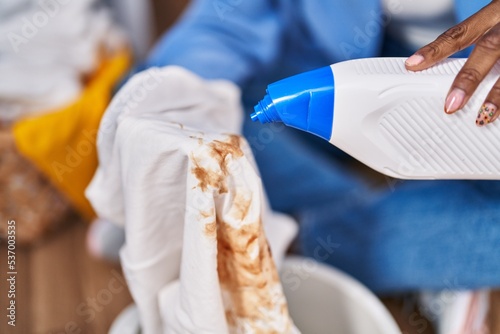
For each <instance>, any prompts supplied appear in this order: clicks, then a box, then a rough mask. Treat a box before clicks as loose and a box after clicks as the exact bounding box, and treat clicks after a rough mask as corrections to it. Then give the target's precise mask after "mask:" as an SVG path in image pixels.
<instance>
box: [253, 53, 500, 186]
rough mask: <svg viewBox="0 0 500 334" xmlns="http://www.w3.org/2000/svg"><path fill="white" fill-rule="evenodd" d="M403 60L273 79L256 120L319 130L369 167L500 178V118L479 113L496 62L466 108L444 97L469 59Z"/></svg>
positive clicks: (396, 173) (407, 175)
mask: <svg viewBox="0 0 500 334" xmlns="http://www.w3.org/2000/svg"><path fill="white" fill-rule="evenodd" d="M404 61H405V59H404V58H369V59H358V60H350V61H345V62H340V63H336V64H333V65H331V66H327V67H323V68H320V69H317V70H313V71H310V72H306V73H302V74H298V75H296V76H293V77H290V78H286V79H283V80H280V81H277V82H275V83H273V84H270V85H269V86H268V87H267V94H266V95H265V97H264V98H263V99H262V100H261V101H260V102H259V103H258V104H257V105H256V106H255V107H254V113H252V115H251V118H252V120H253V121H260V122H261V123H270V122H283V123H284V124H285V125H287V126H291V127H294V128H297V129H300V130H303V131H307V132H310V133H313V134H315V135H317V136H319V137H321V138H324V139H326V140H328V141H329V142H330V143H331V144H333V145H335V146H337V147H338V148H340V149H341V150H343V151H345V152H346V153H348V154H350V155H351V156H352V157H354V158H356V159H358V160H359V161H361V162H363V163H364V164H366V165H368V166H369V167H371V168H373V169H375V170H377V171H379V172H381V173H383V174H386V175H388V176H391V177H396V178H403V179H500V120H499V121H497V122H493V123H491V124H488V125H487V126H483V127H478V126H476V124H475V119H476V117H477V115H478V111H479V108H480V107H481V104H482V103H483V101H484V99H485V98H486V95H487V94H488V92H489V90H490V89H491V87H492V86H493V84H494V83H495V81H496V80H497V79H498V78H499V75H500V65H499V64H497V65H496V66H495V67H494V68H493V69H492V70H491V72H490V73H489V74H488V76H487V77H486V78H485V80H483V82H482V83H481V85H480V86H479V88H478V89H477V91H476V92H475V94H474V95H473V97H472V98H471V99H470V100H469V101H468V103H467V105H465V107H464V108H462V110H459V111H457V112H456V113H454V114H452V115H447V114H446V113H445V112H444V111H443V109H444V102H445V97H446V94H447V92H448V90H449V89H450V86H451V84H452V82H453V80H454V78H455V76H456V74H457V73H458V71H459V70H460V68H461V67H462V66H463V64H464V63H465V61H466V59H447V60H445V61H443V62H441V63H439V64H437V65H435V66H433V67H431V68H429V69H427V70H424V71H420V72H410V71H408V70H406V68H405V65H404Z"/></svg>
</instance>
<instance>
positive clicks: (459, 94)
mask: <svg viewBox="0 0 500 334" xmlns="http://www.w3.org/2000/svg"><path fill="white" fill-rule="evenodd" d="M464 98H465V92H464V91H463V90H461V89H460V88H454V89H453V90H452V91H451V92H450V94H448V97H447V98H446V102H445V103H444V105H445V107H444V111H445V112H446V113H447V114H450V113H452V112H455V111H457V110H458V108H460V106H461V105H462V103H463V102H464Z"/></svg>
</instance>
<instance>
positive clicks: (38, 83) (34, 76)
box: [0, 0, 131, 243]
mask: <svg viewBox="0 0 500 334" xmlns="http://www.w3.org/2000/svg"><path fill="white" fill-rule="evenodd" d="M0 36H2V37H3V38H2V39H0V77H1V78H2V80H0V136H1V137H2V138H7V139H6V143H7V142H8V143H10V144H9V145H7V144H5V145H2V146H0V154H1V156H2V157H3V159H2V160H1V161H0V171H2V174H0V219H1V220H5V219H8V218H9V217H16V218H17V220H18V224H20V225H22V226H19V228H18V235H17V240H18V242H20V243H25V242H26V243H28V242H33V241H35V240H37V239H38V238H39V237H40V236H41V235H42V234H44V233H45V232H47V231H48V230H50V229H53V228H55V227H56V226H57V223H58V222H59V221H61V220H63V219H64V218H65V216H66V215H67V214H72V212H73V209H77V210H78V212H79V213H81V214H83V215H84V216H86V217H89V218H90V217H92V216H93V215H94V213H93V211H92V209H91V206H90V204H89V203H88V202H87V200H86V199H85V197H84V194H83V193H84V189H85V188H86V186H87V185H88V183H89V181H90V179H91V177H92V175H93V173H94V171H95V168H96V166H97V156H96V152H95V136H96V134H97V128H98V125H99V122H100V118H101V116H102V114H103V112H104V110H105V108H106V106H107V105H108V103H109V100H110V98H111V94H112V91H113V89H114V87H115V85H116V84H117V82H118V81H119V80H120V78H121V77H122V76H123V74H124V73H125V72H126V71H127V70H128V68H129V64H130V61H131V55H130V52H129V49H128V43H127V41H126V38H125V35H124V34H123V33H122V32H121V30H120V28H119V27H118V26H117V25H116V24H115V23H114V22H113V20H112V18H111V15H110V12H109V10H108V9H107V8H106V7H103V6H101V5H100V2H99V1H97V0H78V1H68V0H42V1H39V0H4V1H1V2H0ZM2 235H5V229H4V228H2V227H0V237H1V236H2Z"/></svg>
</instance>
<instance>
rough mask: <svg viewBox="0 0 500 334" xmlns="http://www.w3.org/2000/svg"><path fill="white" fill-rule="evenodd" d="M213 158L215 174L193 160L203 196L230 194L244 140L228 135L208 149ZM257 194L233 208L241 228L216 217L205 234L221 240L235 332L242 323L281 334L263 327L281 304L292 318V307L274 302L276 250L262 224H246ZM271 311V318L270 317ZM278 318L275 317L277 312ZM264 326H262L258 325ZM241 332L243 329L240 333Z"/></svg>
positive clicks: (260, 333)
mask: <svg viewBox="0 0 500 334" xmlns="http://www.w3.org/2000/svg"><path fill="white" fill-rule="evenodd" d="M208 147H209V154H210V157H212V158H213V159H214V160H215V161H216V162H217V163H218V167H219V168H218V169H217V170H211V169H207V168H204V167H201V166H200V165H199V164H198V162H197V161H196V159H195V158H194V157H191V160H192V161H193V163H194V167H193V168H192V170H191V172H192V173H193V175H194V176H195V177H196V178H197V180H198V187H199V188H201V190H202V191H204V192H205V191H207V190H209V189H208V188H209V187H213V188H214V189H216V190H218V193H219V194H224V193H227V191H228V189H227V185H226V178H227V176H228V175H229V174H230V171H229V169H228V163H229V161H230V159H228V157H229V156H231V157H232V159H237V158H241V157H243V155H244V154H243V151H242V150H241V148H240V137H238V136H236V135H229V136H228V139H227V140H226V141H220V140H214V141H212V142H210V143H208ZM251 195H252V194H251V193H248V194H246V193H245V192H241V191H240V192H236V194H235V197H234V199H233V201H232V203H231V204H232V207H231V208H230V212H231V218H234V219H235V220H236V221H237V222H240V223H243V224H238V228H234V227H233V226H231V225H230V224H228V223H226V222H224V221H222V220H220V217H216V221H215V222H211V223H208V224H205V227H204V229H205V230H204V233H205V235H207V237H214V238H216V239H217V271H218V275H219V281H220V284H221V289H222V290H223V291H225V292H226V296H228V299H229V300H225V302H224V306H225V309H226V320H227V322H228V325H229V326H230V328H232V329H236V328H240V327H239V326H241V323H240V321H241V320H242V319H243V321H245V322H246V323H248V324H251V326H252V328H253V329H254V333H256V334H264V333H265V334H281V333H278V332H277V331H273V330H270V329H269V330H264V329H262V326H261V325H262V323H264V324H266V323H268V322H271V321H272V320H275V319H271V318H269V317H270V315H269V314H270V313H271V310H275V309H276V304H277V303H281V305H278V306H279V309H280V311H281V314H280V316H281V317H283V318H287V319H290V318H289V315H288V307H287V305H286V302H285V301H283V300H284V299H283V300H279V301H277V300H274V299H273V298H274V297H273V296H275V294H273V293H272V291H273V289H275V288H276V287H281V286H280V281H279V276H278V272H277V270H276V267H275V265H274V261H273V258H272V254H271V250H270V248H269V245H268V243H267V239H266V237H265V234H264V230H263V226H262V222H261V221H260V220H259V221H255V222H251V223H249V222H246V223H244V222H245V220H248V212H249V210H250V207H251V205H252V200H253V198H252V196H251ZM200 215H201V217H203V218H208V217H209V216H211V215H215V212H200ZM266 310H268V311H269V312H267V311H266ZM273 314H274V317H275V316H276V314H275V313H274V312H273ZM259 324H260V325H259ZM292 326H293V323H292V322H291V320H290V321H289V322H288V324H287V327H288V328H287V331H285V332H289V331H290V330H291V328H292ZM240 329H241V328H240Z"/></svg>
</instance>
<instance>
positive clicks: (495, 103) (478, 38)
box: [406, 0, 500, 126]
mask: <svg viewBox="0 0 500 334" xmlns="http://www.w3.org/2000/svg"><path fill="white" fill-rule="evenodd" d="M474 43H475V44H476V46H475V48H474V50H473V51H472V53H471V55H470V57H469V59H468V60H467V62H466V63H465V65H464V66H463V68H462V69H461V70H460V72H459V73H458V74H457V77H456V78H455V81H453V84H452V85H451V88H450V91H449V92H448V96H447V97H446V102H445V106H444V111H445V112H446V113H448V114H451V113H454V112H455V111H457V110H459V109H461V108H462V107H463V106H464V105H465V104H466V103H467V101H468V100H469V98H470V97H471V96H472V94H473V93H474V91H475V90H476V88H477V87H478V86H479V84H480V82H481V81H482V80H483V79H484V77H485V76H486V75H487V74H488V72H489V71H490V70H491V68H492V67H493V66H494V65H495V63H496V62H497V60H498V59H500V0H493V1H492V2H491V3H490V4H489V5H487V6H486V7H484V8H483V9H481V10H480V11H479V12H477V13H476V14H474V15H473V16H471V17H469V18H468V19H467V20H465V21H463V22H462V23H460V24H458V25H456V26H454V27H452V28H450V29H449V30H447V31H446V32H445V33H443V34H442V35H441V36H439V37H438V38H437V39H436V40H435V41H434V42H432V43H430V44H428V45H426V46H424V47H423V48H421V49H420V50H418V51H417V52H415V54H414V55H412V56H411V57H410V58H408V59H407V60H406V68H407V69H408V70H410V71H420V70H424V69H426V68H428V67H431V66H432V65H434V64H435V63H437V62H438V61H440V60H442V59H444V58H446V57H448V56H450V55H452V54H454V53H455V52H457V51H460V50H462V49H465V48H466V47H468V46H470V45H472V44H474ZM499 106H500V79H499V80H498V81H497V82H496V83H495V85H494V86H493V88H492V89H491V91H490V92H489V94H488V96H487V97H486V100H485V101H484V103H483V105H482V107H481V109H480V110H479V113H478V116H477V119H476V124H477V125H478V126H483V125H486V124H488V123H491V122H493V121H494V120H496V119H497V118H498V116H499V115H500V109H499Z"/></svg>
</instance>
